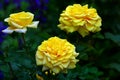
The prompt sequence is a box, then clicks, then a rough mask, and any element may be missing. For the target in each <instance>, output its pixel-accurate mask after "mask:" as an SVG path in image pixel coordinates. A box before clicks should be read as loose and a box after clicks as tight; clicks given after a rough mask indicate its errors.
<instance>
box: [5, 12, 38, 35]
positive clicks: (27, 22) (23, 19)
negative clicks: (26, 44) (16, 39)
mask: <svg viewBox="0 0 120 80" xmlns="http://www.w3.org/2000/svg"><path fill="white" fill-rule="evenodd" d="M33 18H34V14H32V13H30V12H24V11H23V12H19V13H13V14H11V15H10V17H9V18H6V19H5V22H8V24H9V27H8V28H7V29H5V30H3V32H5V33H12V32H13V31H16V32H19V33H25V32H26V31H27V27H31V28H37V25H38V23H39V21H34V22H33Z"/></svg>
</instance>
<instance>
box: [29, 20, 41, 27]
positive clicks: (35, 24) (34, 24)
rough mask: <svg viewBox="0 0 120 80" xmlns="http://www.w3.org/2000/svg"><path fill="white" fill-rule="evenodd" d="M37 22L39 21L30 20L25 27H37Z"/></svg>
mask: <svg viewBox="0 0 120 80" xmlns="http://www.w3.org/2000/svg"><path fill="white" fill-rule="evenodd" d="M38 23H39V21H34V22H32V24H30V25H27V27H30V28H37V26H38Z"/></svg>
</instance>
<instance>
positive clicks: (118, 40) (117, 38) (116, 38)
mask: <svg viewBox="0 0 120 80" xmlns="http://www.w3.org/2000/svg"><path fill="white" fill-rule="evenodd" d="M105 38H106V39H110V40H112V41H113V42H115V43H116V44H118V45H119V46H120V34H116V35H114V34H112V33H109V32H107V33H105Z"/></svg>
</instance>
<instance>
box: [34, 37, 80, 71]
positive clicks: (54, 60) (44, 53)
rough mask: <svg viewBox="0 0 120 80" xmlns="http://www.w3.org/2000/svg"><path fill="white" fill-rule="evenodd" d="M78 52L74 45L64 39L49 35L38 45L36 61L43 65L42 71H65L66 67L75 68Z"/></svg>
mask: <svg viewBox="0 0 120 80" xmlns="http://www.w3.org/2000/svg"><path fill="white" fill-rule="evenodd" d="M78 54H79V53H76V52H75V46H74V45H72V44H70V43H69V42H68V41H67V40H66V39H60V38H58V37H51V38H49V39H48V40H46V41H43V42H42V44H41V45H40V46H38V50H37V52H36V63H37V65H43V68H42V71H45V70H51V71H53V73H59V72H66V71H67V69H72V68H75V64H76V63H77V62H78V61H79V60H77V59H76V57H77V56H78Z"/></svg>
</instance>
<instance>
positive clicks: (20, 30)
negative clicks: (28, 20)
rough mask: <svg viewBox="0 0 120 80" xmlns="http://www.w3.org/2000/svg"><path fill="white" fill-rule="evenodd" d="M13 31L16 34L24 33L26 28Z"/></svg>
mask: <svg viewBox="0 0 120 80" xmlns="http://www.w3.org/2000/svg"><path fill="white" fill-rule="evenodd" d="M14 31H15V32H18V33H26V31H27V28H23V29H15V30H14Z"/></svg>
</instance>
